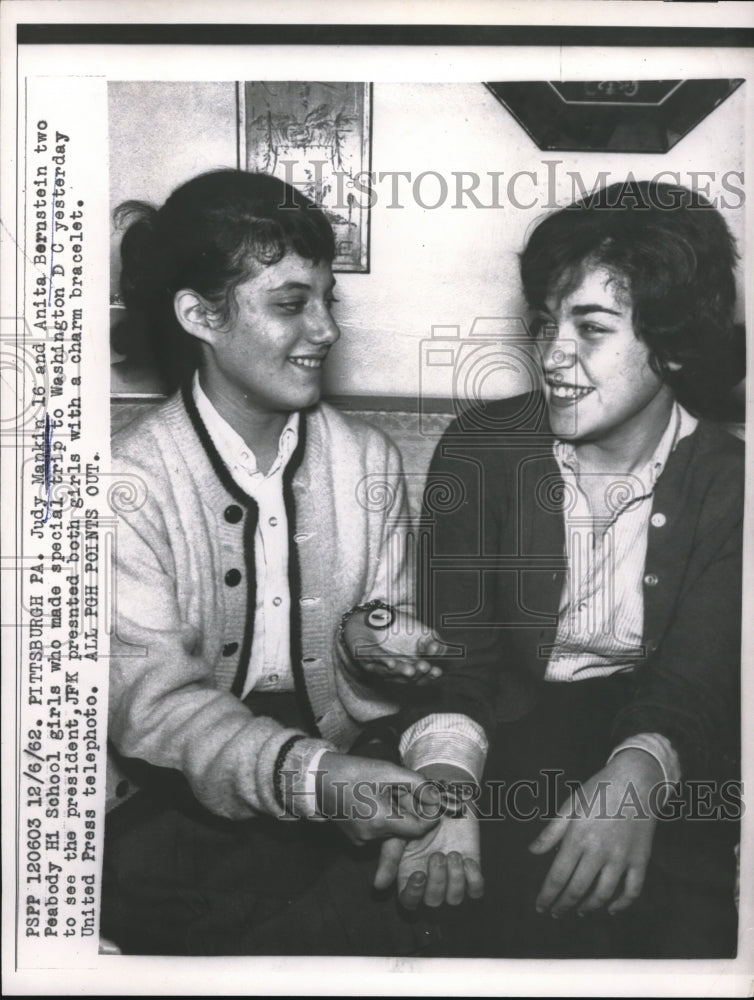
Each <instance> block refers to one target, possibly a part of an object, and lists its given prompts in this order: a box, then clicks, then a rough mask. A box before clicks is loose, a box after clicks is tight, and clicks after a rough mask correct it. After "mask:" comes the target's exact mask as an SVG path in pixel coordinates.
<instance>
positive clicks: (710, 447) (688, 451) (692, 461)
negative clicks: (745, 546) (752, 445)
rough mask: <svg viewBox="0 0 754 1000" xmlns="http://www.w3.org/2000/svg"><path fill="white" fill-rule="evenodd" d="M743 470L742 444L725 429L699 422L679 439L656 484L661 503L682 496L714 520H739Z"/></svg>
mask: <svg viewBox="0 0 754 1000" xmlns="http://www.w3.org/2000/svg"><path fill="white" fill-rule="evenodd" d="M745 476H746V470H745V465H744V443H743V441H741V440H740V439H739V438H737V437H735V436H734V435H732V434H731V433H730V432H729V431H727V430H726V429H725V427H724V426H721V425H719V424H715V423H712V422H710V421H708V420H700V421H699V423H698V425H697V427H696V429H695V430H694V432H693V433H692V434H689V435H688V437H685V438H682V439H681V441H679V442H678V445H677V447H676V448H675V450H674V452H673V453H672V454H671V456H670V458H669V459H668V463H667V465H666V467H665V470H664V471H663V473H662V475H661V476H660V478H659V480H658V482H657V494H658V498H660V499H661V502H662V501H663V500H665V499H667V498H668V497H670V498H671V501H672V502H675V498H677V497H678V496H679V495H683V496H685V497H686V499H687V500H689V501H690V502H691V503H692V505H693V506H695V507H696V506H698V505H701V508H704V509H705V510H708V511H709V516H710V517H712V518H713V519H714V520H720V519H721V518H726V519H727V518H728V517H734V518H739V517H740V516H741V513H742V510H743V498H744V486H745Z"/></svg>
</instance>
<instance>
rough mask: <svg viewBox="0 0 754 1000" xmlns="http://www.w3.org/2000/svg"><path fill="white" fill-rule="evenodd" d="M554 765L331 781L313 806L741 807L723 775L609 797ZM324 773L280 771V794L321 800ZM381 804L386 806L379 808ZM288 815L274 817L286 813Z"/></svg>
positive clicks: (671, 816)
mask: <svg viewBox="0 0 754 1000" xmlns="http://www.w3.org/2000/svg"><path fill="white" fill-rule="evenodd" d="M564 774H565V772H564V771H562V770H560V769H558V768H551V769H545V770H542V771H540V772H539V775H538V778H537V779H536V780H535V779H521V780H519V781H512V782H505V781H494V780H489V781H483V782H482V783H481V784H477V783H476V782H474V781H471V780H469V781H468V782H464V781H455V782H445V781H438V780H432V779H427V780H426V781H425V782H423V783H422V784H420V785H419V786H417V787H412V786H411V785H409V784H401V783H400V782H397V783H396V782H388V781H379V782H377V781H372V780H366V779H365V780H363V781H357V782H356V783H355V784H354V783H349V782H345V781H341V782H339V781H333V782H331V783H330V784H331V787H332V789H333V790H334V795H333V798H334V803H333V805H332V806H331V808H330V809H325V810H323V809H320V815H321V816H324V818H326V819H331V820H370V819H375V818H376V817H377V816H378V815H380V813H381V812H384V813H385V816H386V819H392V820H398V819H402V818H406V816H408V815H414V816H417V817H419V818H420V819H424V820H439V819H441V818H442V817H445V816H449V817H453V818H456V817H457V818H461V817H464V816H474V817H475V818H476V819H482V820H497V821H498V822H521V823H530V822H532V821H537V820H542V821H550V820H553V819H557V818H558V817H559V816H560V817H566V818H569V819H576V818H578V817H584V818H588V819H597V820H605V821H608V820H633V819H644V820H647V819H655V820H679V819H689V820H693V821H696V822H705V821H710V822H720V821H727V822H737V821H738V820H740V819H741V817H742V816H743V815H744V812H745V806H744V791H743V784H742V782H741V781H740V780H737V779H736V780H734V779H730V780H727V781H714V780H700V779H689V780H687V781H684V782H682V783H681V782H677V783H676V782H670V781H659V782H657V783H656V784H654V785H652V787H651V788H650V789H649V792H648V793H646V792H640V790H639V789H638V788H637V787H636V785H635V784H634V783H633V782H630V781H629V782H628V783H627V784H626V785H625V786H621V792H620V796H619V799H618V801H617V802H615V801H612V800H611V798H610V792H611V785H610V782H609V781H607V780H602V781H598V782H596V784H594V785H593V786H591V785H590V788H589V790H588V791H587V790H586V789H585V788H584V787H583V786H582V785H581V784H580V783H579V782H578V781H573V780H571V779H567V778H565V777H564ZM325 776H326V773H325V772H323V771H320V772H319V773H318V775H317V780H316V783H315V784H316V790H315V791H304V790H302V789H301V788H298V787H295V780H296V779H297V778H298V772H297V771H289V770H283V771H281V778H282V782H283V794H284V798H285V800H286V801H287V802H290V803H295V801H296V800H297V799H302V798H307V797H311V796H312V795H315V796H316V797H317V801H318V802H321V801H322V795H321V787H322V783H323V781H324V779H325ZM386 807H387V809H386ZM292 817H293V814H292V813H286V814H281V816H279V817H278V818H279V819H291V818H292Z"/></svg>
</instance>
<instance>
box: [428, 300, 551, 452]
mask: <svg viewBox="0 0 754 1000" xmlns="http://www.w3.org/2000/svg"><path fill="white" fill-rule="evenodd" d="M420 351H421V358H420V369H419V370H420V382H419V429H420V433H422V434H423V435H426V436H429V437H437V436H439V434H438V421H437V413H438V412H442V411H444V412H448V410H449V411H450V412H451V413H452V414H453V415H454V416H455V417H456V418H457V419H458V421H459V425H460V427H461V429H462V430H466V431H482V432H484V431H507V430H515V428H516V426H517V425H520V424H521V423H522V422H525V421H526V420H527V419H528V418H529V417H530V416H532V414H533V409H535V408H536V403H535V402H534V401H533V400H532V398H531V395H530V394H532V393H535V392H536V390H537V389H539V388H541V384H542V380H541V364H540V359H539V354H538V351H537V347H536V345H535V344H534V342H533V340H532V338H531V336H530V335H529V331H528V328H527V326H526V323H525V321H524V320H523V319H522V318H521V317H519V316H515V317H494V316H489V317H488V316H481V317H477V318H476V319H475V320H474V322H473V323H472V324H471V327H470V329H469V333H468V335H467V336H463V337H462V336H461V329H460V327H459V326H445V325H434V326H433V327H432V335H431V337H429V338H427V339H426V340H423V341H422V343H421V346H420ZM514 396H515V397H519V396H520V397H522V412H521V413H514V414H507V415H506V416H505V418H504V419H503V418H501V417H500V416H499V415H497V414H496V413H495V412H494V410H491V408H490V404H491V403H492V402H493V401H494V400H497V399H502V398H506V397H514ZM530 411H531V412H530Z"/></svg>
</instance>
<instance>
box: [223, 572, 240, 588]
mask: <svg viewBox="0 0 754 1000" xmlns="http://www.w3.org/2000/svg"><path fill="white" fill-rule="evenodd" d="M225 582H226V583H227V584H228V586H229V587H237V586H238V584H239V583H240V582H241V571H240V570H237V569H229V570H228V572H227V573H226V574H225Z"/></svg>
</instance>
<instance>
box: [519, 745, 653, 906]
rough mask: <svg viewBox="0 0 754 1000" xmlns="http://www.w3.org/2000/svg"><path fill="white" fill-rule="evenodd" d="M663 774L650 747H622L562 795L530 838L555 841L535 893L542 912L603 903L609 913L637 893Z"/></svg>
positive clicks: (540, 844) (544, 846) (542, 843)
mask: <svg viewBox="0 0 754 1000" xmlns="http://www.w3.org/2000/svg"><path fill="white" fill-rule="evenodd" d="M662 780H663V774H662V769H661V768H660V765H659V764H658V762H657V761H656V760H655V759H654V758H653V757H652V756H651V755H650V754H648V753H646V752H645V751H643V750H638V749H626V750H622V751H621V752H620V753H618V754H616V756H615V757H614V758H613V759H612V760H611V761H610V763H608V764H607V765H606V766H605V767H604V768H603V769H602V770H601V771H599V772H598V773H597V774H595V775H594V776H593V777H592V778H590V779H589V781H587V782H585V783H584V784H583V785H582V786H581V789H580V790H579V791H578V792H576V793H574V795H572V796H571V797H570V798H569V799H568V800H567V801H566V803H565V804H564V805H563V806H562V807H561V808H560V809H559V810H558V816H557V817H556V818H555V819H553V820H551V821H550V822H549V823H548V824H547V826H546V827H545V829H544V830H543V831H542V833H541V834H540V835H539V836H538V837H537V839H536V840H535V841H533V843H531V844H530V845H529V850H530V851H532V852H533V853H535V854H546V853H547V852H548V851H551V850H552V849H553V848H555V847H557V848H558V851H557V854H556V856H555V858H554V860H553V862H552V865H551V866H550V869H549V871H548V873H547V876H546V877H545V880H544V883H543V884H542V888H541V890H540V892H539V895H538V896H537V901H536V907H537V910H538V911H539V912H544V911H546V910H549V911H550V913H551V914H552V916H553V917H559V916H561V915H563V914H564V913H566V912H568V911H569V910H571V909H573V908H574V907H576V908H577V909H578V912H579V913H589V912H591V911H594V910H598V909H600V908H601V907H605V906H606V907H607V909H608V912H609V913H611V914H612V913H618V912H619V911H621V910H625V909H627V908H628V907H629V906H631V904H632V903H633V902H634V901H635V900H636V899H638V897H639V895H640V894H641V890H642V886H643V884H644V877H645V873H646V870H647V865H648V863H649V858H650V855H651V851H652V840H653V837H654V833H655V828H656V825H657V818H656V816H654V815H653V814H652V810H651V809H650V802H651V801H652V796H651V795H650V792H651V789H652V788H653V787H655V786H656V785H659V784H660V783H661V782H662Z"/></svg>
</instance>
